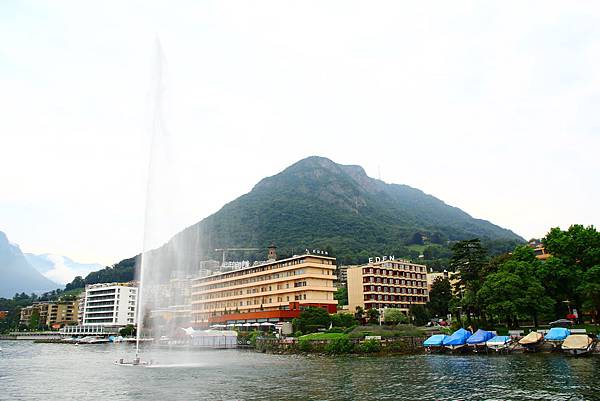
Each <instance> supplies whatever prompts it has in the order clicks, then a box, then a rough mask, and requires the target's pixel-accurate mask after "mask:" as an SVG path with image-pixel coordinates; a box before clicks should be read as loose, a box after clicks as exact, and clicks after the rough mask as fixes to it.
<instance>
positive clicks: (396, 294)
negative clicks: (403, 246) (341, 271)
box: [347, 256, 429, 312]
mask: <svg viewBox="0 0 600 401" xmlns="http://www.w3.org/2000/svg"><path fill="white" fill-rule="evenodd" d="M347 274H348V308H349V310H350V311H351V312H354V311H355V310H356V307H357V306H360V307H361V308H363V309H365V310H367V309H383V308H398V309H401V310H404V311H406V312H408V310H409V308H410V306H411V305H424V304H426V303H427V301H428V296H429V294H428V289H427V267H426V266H424V265H419V264H416V263H412V262H410V261H407V260H401V259H398V260H396V259H395V258H394V257H393V256H390V257H381V258H375V259H374V260H371V261H370V262H369V263H368V264H366V265H362V266H354V267H351V268H349V269H348V273H347Z"/></svg>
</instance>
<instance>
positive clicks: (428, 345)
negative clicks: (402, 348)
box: [423, 334, 448, 352]
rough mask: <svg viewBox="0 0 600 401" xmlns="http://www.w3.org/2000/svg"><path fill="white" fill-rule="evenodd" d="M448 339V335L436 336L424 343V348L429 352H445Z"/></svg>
mask: <svg viewBox="0 0 600 401" xmlns="http://www.w3.org/2000/svg"><path fill="white" fill-rule="evenodd" d="M446 338H448V336H447V335H446V334H434V335H432V336H431V337H429V338H428V339H427V340H425V341H424V342H423V346H424V347H425V349H426V350H427V351H429V352H432V351H439V350H443V349H444V340H445V339H446Z"/></svg>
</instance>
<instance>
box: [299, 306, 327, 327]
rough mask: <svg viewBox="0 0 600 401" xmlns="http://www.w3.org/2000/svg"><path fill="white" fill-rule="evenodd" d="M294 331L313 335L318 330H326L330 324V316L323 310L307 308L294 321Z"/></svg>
mask: <svg viewBox="0 0 600 401" xmlns="http://www.w3.org/2000/svg"><path fill="white" fill-rule="evenodd" d="M294 322H295V326H296V330H300V331H302V332H303V333H304V334H308V333H313V332H315V331H317V330H318V329H320V328H327V327H329V325H330V324H331V316H329V313H327V311H326V310H325V309H323V308H317V307H312V306H309V307H308V308H306V309H304V310H303V311H302V312H300V316H299V317H298V318H297V319H294Z"/></svg>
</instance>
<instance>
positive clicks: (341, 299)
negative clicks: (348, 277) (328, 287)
mask: <svg viewBox="0 0 600 401" xmlns="http://www.w3.org/2000/svg"><path fill="white" fill-rule="evenodd" d="M333 298H334V299H336V300H337V301H338V305H340V306H341V305H348V288H346V287H340V288H338V289H337V291H336V292H335V294H333Z"/></svg>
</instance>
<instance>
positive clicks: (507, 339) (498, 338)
mask: <svg viewBox="0 0 600 401" xmlns="http://www.w3.org/2000/svg"><path fill="white" fill-rule="evenodd" d="M487 342H488V343H493V344H506V343H508V342H510V336H496V337H493V338H491V339H489V340H487Z"/></svg>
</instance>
